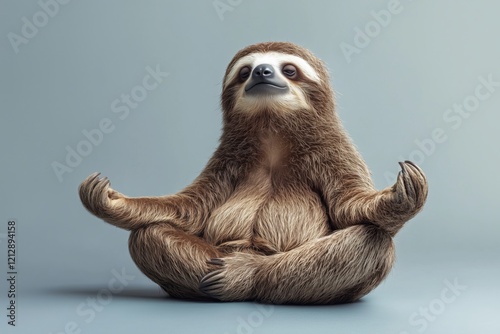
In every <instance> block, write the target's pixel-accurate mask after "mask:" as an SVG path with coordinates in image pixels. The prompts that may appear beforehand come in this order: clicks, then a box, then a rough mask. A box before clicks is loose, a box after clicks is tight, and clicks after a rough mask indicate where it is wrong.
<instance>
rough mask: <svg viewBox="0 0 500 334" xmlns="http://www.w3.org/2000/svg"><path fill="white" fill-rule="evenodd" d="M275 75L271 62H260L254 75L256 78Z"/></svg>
mask: <svg viewBox="0 0 500 334" xmlns="http://www.w3.org/2000/svg"><path fill="white" fill-rule="evenodd" d="M273 75H274V68H273V66H272V65H269V64H260V65H257V66H256V67H255V68H254V70H253V72H252V76H253V77H254V78H272V77H273Z"/></svg>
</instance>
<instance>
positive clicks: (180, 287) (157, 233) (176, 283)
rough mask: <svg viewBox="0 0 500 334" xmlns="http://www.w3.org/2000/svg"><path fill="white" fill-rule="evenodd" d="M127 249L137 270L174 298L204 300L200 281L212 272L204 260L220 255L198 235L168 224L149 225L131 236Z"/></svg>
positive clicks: (204, 296) (135, 231) (133, 232)
mask: <svg viewBox="0 0 500 334" xmlns="http://www.w3.org/2000/svg"><path fill="white" fill-rule="evenodd" d="M129 249H130V254H131V255H132V259H133V260H134V262H135V263H136V265H137V266H138V267H139V269H140V270H141V271H142V272H143V273H144V274H145V275H146V276H147V277H149V278H150V279H151V280H153V281H154V282H155V283H157V284H158V285H160V286H161V287H162V288H163V290H165V291H166V292H167V293H168V294H169V295H170V296H172V297H175V298H194V299H203V298H207V296H206V295H204V294H203V293H201V292H200V290H199V288H198V287H199V282H200V279H201V278H202V277H203V276H204V275H205V274H206V273H207V272H209V271H210V269H214V268H213V266H211V265H209V264H207V261H208V260H209V259H211V258H214V257H219V256H221V255H222V254H221V253H220V252H219V251H217V250H216V249H215V247H213V246H212V245H210V244H208V243H206V242H205V241H204V240H202V239H201V238H198V237H197V236H194V235H190V234H187V233H185V232H183V231H181V230H180V229H177V228H175V227H173V226H170V225H168V224H151V225H148V226H146V227H143V228H139V229H137V230H134V231H132V232H131V234H130V238H129Z"/></svg>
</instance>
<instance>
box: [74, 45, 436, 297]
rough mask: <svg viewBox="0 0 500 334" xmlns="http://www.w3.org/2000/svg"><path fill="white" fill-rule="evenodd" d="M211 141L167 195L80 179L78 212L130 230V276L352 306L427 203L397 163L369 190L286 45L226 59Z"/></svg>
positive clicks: (318, 76) (321, 85) (174, 285)
mask: <svg viewBox="0 0 500 334" xmlns="http://www.w3.org/2000/svg"><path fill="white" fill-rule="evenodd" d="M221 100H222V111H223V121H224V123H223V131H222V136H221V138H220V144H219V146H218V148H217V150H216V151H215V153H214V155H213V156H212V158H211V159H210V160H209V162H208V164H207V166H206V167H205V169H204V170H203V171H202V172H201V174H200V175H199V176H198V177H197V178H196V179H195V180H194V182H193V183H192V184H191V185H189V186H188V187H186V188H185V189H184V190H182V191H181V192H179V193H177V194H173V195H168V196H160V197H137V198H131V197H127V196H124V195H122V194H120V193H119V192H117V191H115V190H113V189H112V188H110V182H109V180H108V179H107V178H100V177H99V174H97V173H95V174H92V175H90V176H89V177H88V178H87V179H86V180H84V181H83V183H82V184H81V185H80V189H79V192H80V198H81V200H82V202H83V204H84V206H85V207H86V208H87V209H88V210H89V211H90V212H91V213H93V214H94V215H96V216H97V217H99V218H102V219H103V220H105V221H106V222H108V223H110V224H112V225H115V226H118V227H121V228H124V229H127V230H130V231H131V235H130V239H129V249H130V253H131V256H132V258H133V260H134V261H135V263H136V264H137V266H138V267H139V268H140V270H141V271H142V272H143V273H144V274H145V275H146V276H148V277H149V278H150V279H151V280H153V281H154V282H156V283H157V284H159V285H160V286H161V287H162V288H163V289H164V290H165V291H166V292H167V293H168V294H169V295H170V296H172V297H176V298H191V299H206V298H215V299H218V300H222V301H240V300H258V301H261V302H269V303H278V304H279V303H298V304H309V303H310V304H324V303H341V302H352V301H355V300H357V299H359V298H361V297H362V296H364V295H366V294H367V293H368V292H370V291H371V290H372V289H374V288H375V287H376V286H377V285H378V284H379V283H380V282H381V281H382V280H383V279H384V278H385V277H386V275H387V274H388V273H389V271H390V269H391V267H392V265H393V262H394V245H393V241H392V237H393V236H394V235H395V234H396V233H397V232H398V231H399V229H400V228H401V227H402V226H403V224H404V223H405V222H406V221H408V220H409V219H411V218H412V217H413V216H414V215H415V214H416V213H417V212H418V211H420V209H421V208H422V207H423V205H424V202H425V200H426V197H427V182H426V179H425V176H424V174H423V173H422V171H421V170H420V168H418V167H417V166H416V165H415V164H413V163H412V162H410V161H405V162H400V165H401V171H400V173H399V175H398V177H397V180H396V183H395V184H394V185H393V186H392V187H389V188H386V189H383V190H381V191H377V190H376V189H375V188H374V185H373V182H372V180H371V177H370V173H369V170H368V168H367V166H366V164H365V162H364V161H363V159H362V158H361V156H360V154H359V153H358V152H357V150H356V149H355V147H354V145H353V144H352V143H351V140H350V138H349V137H348V135H347V134H346V132H345V130H344V129H343V127H342V125H341V123H340V120H339V118H338V116H337V114H336V112H335V106H334V96H333V92H332V89H331V87H330V81H329V77H328V73H327V71H326V69H325V67H324V65H323V63H322V62H321V61H320V60H319V59H318V58H316V57H315V56H314V55H313V54H312V53H311V52H309V51H308V50H306V49H304V48H302V47H299V46H297V45H294V44H291V43H283V42H268V43H260V44H255V45H251V46H248V47H246V48H244V49H242V50H241V51H239V52H238V53H237V54H236V55H235V56H234V58H233V59H232V61H231V62H230V63H229V65H228V67H227V70H226V73H225V76H224V82H223V90H222V99H221Z"/></svg>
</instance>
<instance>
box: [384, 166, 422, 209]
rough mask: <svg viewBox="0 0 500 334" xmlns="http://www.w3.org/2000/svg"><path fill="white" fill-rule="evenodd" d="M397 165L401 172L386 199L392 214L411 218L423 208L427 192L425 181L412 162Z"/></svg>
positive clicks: (420, 171) (419, 170)
mask: <svg viewBox="0 0 500 334" xmlns="http://www.w3.org/2000/svg"><path fill="white" fill-rule="evenodd" d="M399 165H400V166H401V171H400V172H399V174H398V178H397V181H396V183H395V184H394V186H392V188H390V190H391V191H390V192H389V193H388V195H389V198H388V199H389V202H390V207H391V209H392V211H393V213H395V214H399V215H401V216H402V217H401V218H411V217H412V216H414V215H415V214H416V213H417V212H418V211H420V209H422V207H423V206H424V203H425V200H426V198H427V192H428V190H427V180H426V178H425V175H424V173H423V172H422V170H421V169H420V168H419V167H418V166H417V165H415V164H414V163H413V162H411V161H405V162H400V163H399ZM388 204H389V203H388Z"/></svg>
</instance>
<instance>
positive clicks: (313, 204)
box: [204, 178, 330, 254]
mask: <svg viewBox="0 0 500 334" xmlns="http://www.w3.org/2000/svg"><path fill="white" fill-rule="evenodd" d="M329 232H330V227H329V224H328V217H327V215H326V210H325V208H324V207H323V205H322V203H321V200H320V198H319V196H318V195H317V194H316V193H314V192H313V191H312V190H310V189H307V188H306V187H305V186H300V185H293V186H287V185H285V186H280V187H273V186H272V185H271V182H270V179H264V180H263V179H262V178H258V182H256V181H255V180H249V181H247V182H246V183H244V184H242V185H241V186H240V187H239V188H238V189H237V190H236V191H235V192H234V193H233V195H232V196H231V197H230V198H229V200H228V201H227V202H226V203H224V204H223V205H222V206H220V207H219V208H217V209H216V210H214V211H213V212H212V215H211V216H210V218H209V220H208V222H207V225H206V229H205V232H204V237H205V239H206V240H207V241H208V242H209V243H211V244H213V245H216V246H218V247H219V248H220V249H221V250H225V251H228V252H230V251H235V250H239V251H245V250H256V251H258V252H262V253H265V254H273V253H276V252H282V251H287V250H290V249H293V248H295V247H297V246H300V245H301V244H303V243H305V242H307V241H309V240H312V239H315V238H318V237H321V236H324V235H326V234H328V233H329Z"/></svg>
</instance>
